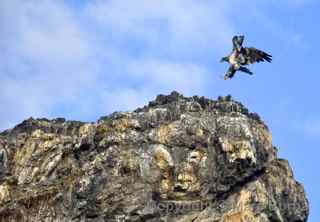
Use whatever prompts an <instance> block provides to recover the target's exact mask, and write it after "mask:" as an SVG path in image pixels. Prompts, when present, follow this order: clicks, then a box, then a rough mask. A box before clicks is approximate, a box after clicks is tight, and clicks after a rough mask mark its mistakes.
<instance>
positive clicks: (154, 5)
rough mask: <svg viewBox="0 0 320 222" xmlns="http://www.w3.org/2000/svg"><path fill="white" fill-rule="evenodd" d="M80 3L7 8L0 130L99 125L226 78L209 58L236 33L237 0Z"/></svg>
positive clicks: (15, 2)
mask: <svg viewBox="0 0 320 222" xmlns="http://www.w3.org/2000/svg"><path fill="white" fill-rule="evenodd" d="M74 2H76V3H73V4H71V3H70V2H67V1H60V0H58V1H53V0H43V1H36V0H30V1H23V0H2V1H1V2H0V11H1V13H0V32H1V33H2V36H1V39H0V49H1V51H0V59H1V61H2V62H1V63H0V72H1V75H0V84H1V88H0V106H1V107H4V108H2V109H1V111H0V116H1V117H0V118H1V121H0V129H4V128H7V127H12V126H13V124H15V123H17V122H18V121H21V120H23V119H25V118H26V117H28V116H36V117H40V116H46V117H53V116H56V115H59V114H61V113H62V114H63V115H64V116H67V117H69V118H80V119H83V120H93V119H92V118H94V117H96V115H103V114H105V113H106V112H112V111H115V110H127V109H133V108H135V107H136V106H140V105H142V104H144V103H145V102H146V101H147V100H149V99H151V98H152V97H154V96H155V95H156V94H158V93H165V92H170V91H171V90H179V91H181V92H183V93H185V94H187V95H191V94H206V92H207V91H208V90H209V89H210V87H212V85H214V84H215V80H216V79H217V78H215V77H214V76H218V75H220V74H221V73H217V70H212V67H208V64H207V63H208V62H207V61H208V60H209V59H208V58H217V57H218V56H219V55H221V54H222V53H225V52H227V51H228V50H229V48H230V37H231V36H232V35H233V34H235V33H236V32H237V31H239V30H238V29H237V27H236V22H235V20H234V17H233V16H231V15H232V14H234V12H235V11H234V10H235V9H234V4H240V2H238V3H236V2H234V1H196V0H187V1H185V0H170V1H169V0H154V1H149V0H139V1H130V0H124V1H116V0H110V1H102V0H96V1H88V2H80V1H79V2H77V1H74ZM75 4H76V5H75ZM251 5H252V6H251ZM248 7H250V9H252V10H251V11H252V12H253V11H254V10H256V11H255V12H256V13H257V14H259V16H257V19H260V20H266V21H267V19H266V18H267V16H266V15H264V14H263V13H262V12H261V11H260V10H259V6H257V5H255V4H248ZM266 24H267V25H268V23H266ZM269 26H270V29H274V28H275V27H276V31H277V30H279V29H281V27H278V26H276V25H274V23H273V22H270V23H269ZM299 39H301V38H300V37H299V38H298V37H296V38H295V41H300V40H299ZM210 61H211V60H210ZM209 68H210V71H209ZM209 73H210V74H209ZM209 78H210V80H211V81H210V87H209V84H208V82H209V81H208V80H209ZM119 98H120V99H119ZM92 107H94V110H93V109H92Z"/></svg>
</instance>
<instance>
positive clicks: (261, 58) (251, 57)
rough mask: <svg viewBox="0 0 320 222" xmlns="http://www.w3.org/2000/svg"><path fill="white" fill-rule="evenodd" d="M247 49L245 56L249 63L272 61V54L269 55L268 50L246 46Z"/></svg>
mask: <svg viewBox="0 0 320 222" xmlns="http://www.w3.org/2000/svg"><path fill="white" fill-rule="evenodd" d="M244 50H245V53H244V54H245V58H246V61H247V64H252V63H255V62H265V61H267V62H271V61H272V55H269V54H268V53H266V52H263V51H261V50H259V49H256V48H253V47H251V48H244Z"/></svg>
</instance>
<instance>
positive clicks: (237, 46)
mask: <svg viewBox="0 0 320 222" xmlns="http://www.w3.org/2000/svg"><path fill="white" fill-rule="evenodd" d="M243 41H244V36H243V35H239V36H233V38H232V44H233V51H234V50H237V51H240V50H241V48H242V43H243Z"/></svg>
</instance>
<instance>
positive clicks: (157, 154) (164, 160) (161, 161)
mask: <svg viewBox="0 0 320 222" xmlns="http://www.w3.org/2000/svg"><path fill="white" fill-rule="evenodd" d="M154 160H155V162H156V165H157V166H158V167H159V168H160V169H161V170H166V169H168V168H170V167H171V166H173V165H174V164H173V160H172V157H171V155H170V153H169V152H168V151H167V150H166V149H165V148H164V147H163V146H162V145H157V146H156V148H155V150H154Z"/></svg>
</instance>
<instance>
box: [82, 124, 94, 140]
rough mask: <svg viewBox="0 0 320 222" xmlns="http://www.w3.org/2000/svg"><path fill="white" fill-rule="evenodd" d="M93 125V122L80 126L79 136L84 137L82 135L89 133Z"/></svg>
mask: <svg viewBox="0 0 320 222" xmlns="http://www.w3.org/2000/svg"><path fill="white" fill-rule="evenodd" d="M94 127H95V125H93V124H84V125H83V126H81V127H80V128H79V135H80V137H84V136H86V135H88V134H89V133H90V131H92V130H93V128H94Z"/></svg>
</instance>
